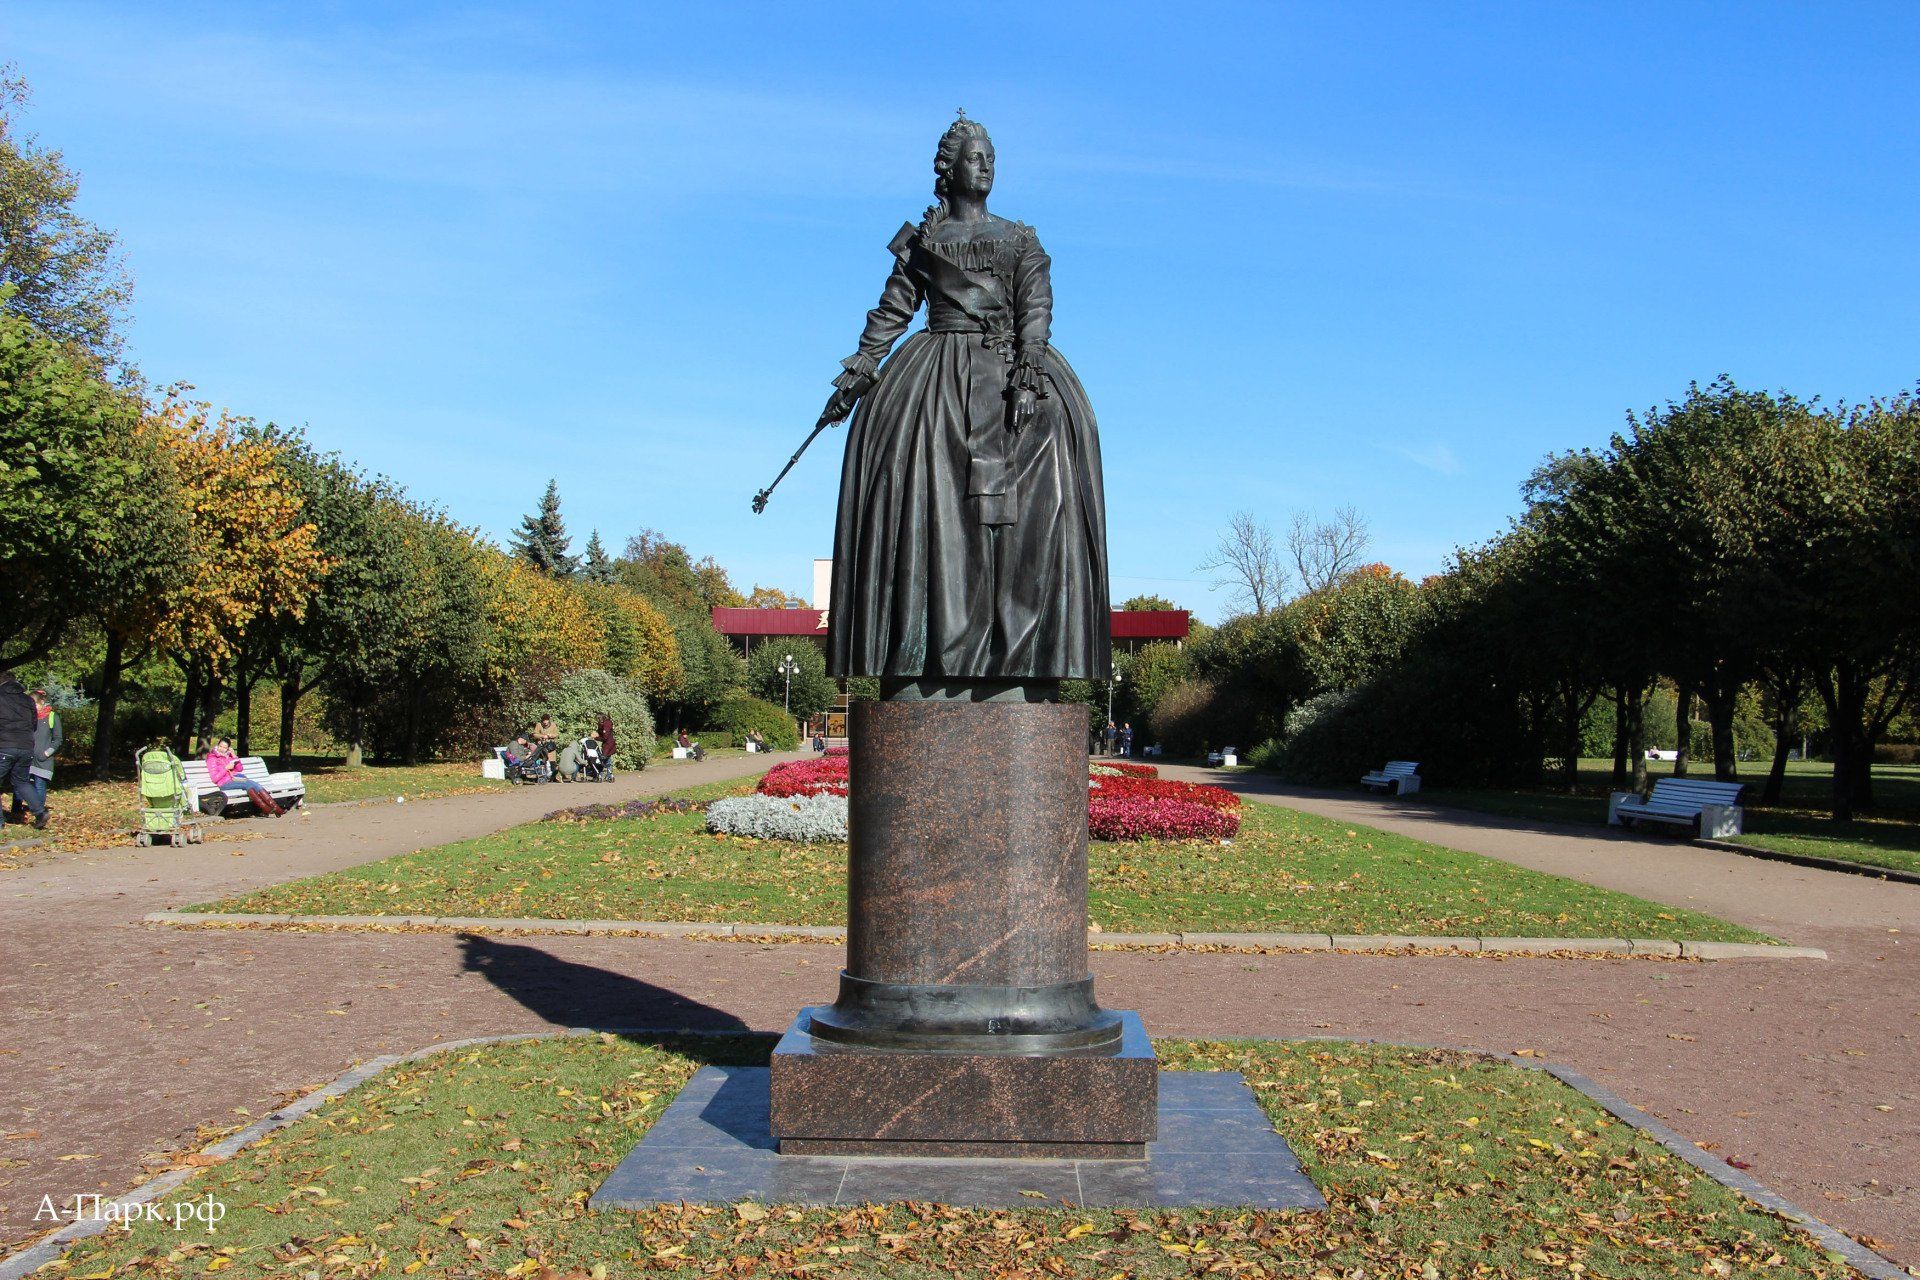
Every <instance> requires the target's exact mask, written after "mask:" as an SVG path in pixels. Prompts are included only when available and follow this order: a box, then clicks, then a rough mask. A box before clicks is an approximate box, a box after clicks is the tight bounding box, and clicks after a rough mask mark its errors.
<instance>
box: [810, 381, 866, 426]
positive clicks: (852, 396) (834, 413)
mask: <svg viewBox="0 0 1920 1280" xmlns="http://www.w3.org/2000/svg"><path fill="white" fill-rule="evenodd" d="M859 399H860V397H859V395H858V394H856V393H855V392H853V391H851V390H849V389H847V388H845V387H842V388H840V389H839V390H838V391H835V392H834V393H833V394H832V395H831V396H829V397H828V398H827V407H826V408H824V409H822V410H821V411H820V421H822V422H845V421H846V420H847V415H848V414H850V413H852V412H853V406H854V404H855V403H856V402H858V401H859Z"/></svg>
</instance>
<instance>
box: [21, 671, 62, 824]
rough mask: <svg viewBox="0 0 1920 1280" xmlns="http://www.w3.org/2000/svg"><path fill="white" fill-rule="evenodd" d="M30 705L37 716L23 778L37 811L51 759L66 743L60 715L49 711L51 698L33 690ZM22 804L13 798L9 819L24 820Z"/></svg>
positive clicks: (43, 804)
mask: <svg viewBox="0 0 1920 1280" xmlns="http://www.w3.org/2000/svg"><path fill="white" fill-rule="evenodd" d="M33 705H34V707H35V709H36V711H37V713H38V716H39V723H37V724H36V725H35V726H34V730H33V759H32V760H31V761H30V762H28V764H27V777H28V778H29V779H30V780H31V782H32V785H33V788H34V791H35V796H34V798H35V799H36V800H38V801H39V802H40V808H41V809H43V810H44V809H45V808H46V807H47V789H48V788H49V787H51V786H52V785H53V758H54V756H55V755H56V754H58V753H59V751H60V747H61V745H62V744H63V743H65V742H66V735H65V733H64V732H62V730H61V727H60V713H59V712H58V711H55V710H54V709H53V698H52V697H51V696H50V695H49V694H48V693H47V691H46V690H45V689H35V690H34V691H33ZM25 809H26V805H25V802H24V801H22V800H21V798H20V797H19V796H17V795H16V796H15V797H14V798H13V820H14V821H15V822H24V821H26V817H25Z"/></svg>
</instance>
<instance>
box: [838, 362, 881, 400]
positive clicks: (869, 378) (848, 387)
mask: <svg viewBox="0 0 1920 1280" xmlns="http://www.w3.org/2000/svg"><path fill="white" fill-rule="evenodd" d="M840 367H841V368H842V369H843V370H845V372H844V373H842V374H841V375H840V376H839V377H837V378H835V379H834V380H833V385H834V386H836V387H838V388H840V389H841V390H842V391H852V392H854V393H855V394H858V395H865V394H866V393H867V390H868V389H869V388H870V387H872V386H873V384H874V383H875V382H876V381H877V380H878V379H879V376H880V362H879V361H878V360H875V359H874V358H873V357H872V356H869V355H862V354H860V353H859V352H855V353H854V354H853V355H850V356H848V357H847V358H846V359H845V360H842V361H841V362H840Z"/></svg>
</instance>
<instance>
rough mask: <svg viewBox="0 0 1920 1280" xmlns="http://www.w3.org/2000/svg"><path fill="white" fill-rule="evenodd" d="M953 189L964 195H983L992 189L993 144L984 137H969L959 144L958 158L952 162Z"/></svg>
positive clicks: (951, 179)
mask: <svg viewBox="0 0 1920 1280" xmlns="http://www.w3.org/2000/svg"><path fill="white" fill-rule="evenodd" d="M949 181H950V182H951V183H952V184H953V189H954V190H955V191H957V192H960V193H962V194H964V195H970V196H984V195H986V194H987V193H988V192H990V191H992V190H993V144H992V143H991V142H989V141H987V140H986V139H985V138H969V139H967V140H966V141H965V142H963V143H961V144H960V158H959V159H957V160H955V161H954V162H953V176H952V177H951V178H950V179H949Z"/></svg>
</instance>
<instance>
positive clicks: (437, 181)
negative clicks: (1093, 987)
mask: <svg viewBox="0 0 1920 1280" xmlns="http://www.w3.org/2000/svg"><path fill="white" fill-rule="evenodd" d="M1917 57H1920V6H1915V5H1912V4H1910V3H1892V4H1884V5H1876V4H1865V3H1861V4H1849V5H1822V4H1812V3H1808V4H1784V3H1746V4H1705V3H1702V4H1687V5H1674V4H1669V3H1659V4H1620V3H1610V4H1552V5H1538V4H1519V3H1516V4H1507V5H1499V4H1463V5H1394V4H1332V3H1329V4H1316V5H1304V4H1278V3H1276V4H1258V5H1214V4H1188V5H1183V6H1177V7H1176V6H1168V5H1164V4H1156V5H1140V6H1133V5H1125V4H1120V5H1115V4H1100V5H1091V4H1089V5H1073V4H1058V5H1039V4H1013V5H1002V4H995V3H988V2H985V0H981V2H974V3H967V4H964V5H949V6H929V5H881V4H872V5H834V4H821V5H808V6H796V5H781V4H772V3H768V4H751V5H725V4H700V5H692V4H676V5H664V4H662V5H633V4H618V3H604V4H592V3H577V4H551V3H544V4H541V5H538V6H534V5H525V4H520V5H493V6H489V5H484V4H476V5H437V4H432V3H413V4H408V5H402V6H395V5H385V4H372V3H369V4H346V3H334V4H315V3H304V4H269V3H248V4H230V5H217V4H192V3H170V4H167V5H147V4H133V3H125V4H104V3H86V2H85V0H11V3H9V4H7V5H6V6H5V7H4V8H0V59H12V60H14V61H16V62H17V63H18V64H19V68H20V70H21V72H22V73H24V74H25V75H26V77H27V78H28V79H29V80H30V81H31V82H32V84H33V86H34V89H35V94H36V98H35V104H34V109H33V112H32V115H31V117H30V121H29V123H30V125H31V127H33V128H34V129H36V130H37V131H38V132H39V133H40V135H41V137H42V140H43V141H44V142H46V143H48V144H51V145H56V146H59V147H61V148H62V149H64V151H65V152H66V154H67V156H68V159H69V161H70V162H71V163H72V164H73V165H75V166H76V167H77V168H78V169H79V170H80V171H81V172H82V174H83V177H84V186H83V191H82V207H83V210H84V211H85V212H86V213H87V214H88V215H89V216H91V217H93V218H94V219H96V220H97V221H99V222H101V223H103V224H105V225H108V226H111V227H114V228H116V229H118V230H119V232H120V234H121V236H122V237H123V239H124V241H125V246H126V250H127V253H128V256H129V260H130V262H131V264H132V267H133V269H134V272H135V275H136V277H137V282H138V292H137V296H136V304H135V305H136V322H135V324H134V325H133V327H132V329H131V345H132V349H133V353H134V356H135V358H136V359H137V360H138V362H139V363H140V364H141V366H142V367H143V368H144V369H145V371H146V372H147V374H148V375H149V376H150V377H151V378H153V379H154V380H155V381H157V382H162V383H164V382H171V381H174V380H185V381H188V382H192V383H194V384H195V385H196V386H197V387H198V389H199V392H200V394H201V395H202V396H203V397H205V398H207V399H211V400H213V401H215V402H217V403H222V404H227V405H230V406H232V407H233V408H235V409H236V410H239V411H241V412H245V413H251V414H255V415H257V416H260V417H263V418H273V419H277V420H280V421H284V422H295V423H305V424H307V426H308V427H309V428H310V430H311V432H312V434H313V436H314V438H315V439H316V440H317V441H319V442H320V443H321V444H322V445H323V446H324V447H327V448H333V449H338V450H340V451H341V452H342V453H344V454H346V455H348V456H350V457H353V458H355V459H358V460H359V461H361V462H362V463H364V464H365V465H367V466H369V467H370V468H373V469H376V470H380V471H384V472H387V473H389V474H391V475H392V476H394V477H396V478H397V479H399V480H401V481H403V482H404V483H405V484H406V485H407V486H408V487H409V488H410V489H411V490H412V491H413V492H414V493H416V494H417V495H419V496H421V497H423V498H426V499H429V500H434V501H438V502H440V503H443V504H444V505H445V506H446V507H447V508H448V509H450V510H451V511H452V512H453V513H455V514H456V515H457V516H459V517H460V518H462V519H464V520H467V521H469V522H472V523H474V524H477V525H479V526H480V527H482V528H483V529H485V530H487V531H488V532H490V533H492V534H494V535H495V536H504V534H505V533H506V532H507V531H508V530H509V529H510V528H511V527H512V526H513V525H514V524H515V523H516V521H517V520H518V518H519V516H520V515H521V514H523V513H524V512H525V511H527V510H528V509H529V508H531V506H532V505H533V503H534V502H535V500H536V499H537V497H538V495H539V493H540V490H541V489H542V488H543V487H544V485H545V483H546V481H547V478H548V477H549V476H552V477H555V478H557V479H558V480H559V482H560V487H561V492H562V495H563V497H564V500H565V509H566V513H567V516H568V519H569V523H570V525H571V527H572V528H573V529H574V531H575V532H576V535H577V542H584V540H585V537H586V534H587V531H588V530H589V529H592V528H595V527H597V528H599V529H600V530H601V531H602V533H603V535H604V536H605V537H606V538H607V540H608V541H609V543H610V544H612V545H614V546H618V545H619V544H620V543H621V542H623V541H624V539H625V538H626V536H627V535H628V534H629V533H632V532H634V531H636V530H638V529H640V528H643V527H649V526H650V527H655V528H659V529H661V530H663V531H665V532H666V533H667V534H668V535H669V536H672V537H674V538H676V539H678V540H681V541H683V542H685V543H687V544H688V545H689V546H691V547H692V548H694V549H695V550H696V552H711V553H713V554H715V555H717V556H718V557H719V558H720V559H721V561H722V562H723V563H725V564H726V565H728V566H729V568H730V569H731V570H732V571H733V573H734V575H735V577H736V579H738V580H739V581H740V582H742V583H743V584H746V583H751V582H755V581H758V582H765V583H769V584H776V585H780V586H782V587H785V588H787V589H788V590H791V591H794V592H797V593H801V594H805V593H806V592H807V591H808V590H809V584H810V573H809V561H810V559H811V557H813V556H815V555H824V554H827V551H828V547H829V543H830V541H831V536H832V526H833V502H834V492H835V489H834V486H835V478H836V475H837V472H838V460H839V459H838V453H839V449H840V447H841V441H842V439H843V437H842V436H841V435H840V434H839V433H837V432H836V433H833V434H831V435H828V436H825V437H823V438H822V439H821V441H820V442H819V443H818V445H817V446H816V452H814V453H813V454H811V455H810V456H809V457H808V458H807V459H806V460H804V461H803V462H802V464H801V466H800V467H799V468H797V469H796V471H795V474H794V475H793V476H791V477H790V478H789V479H788V480H787V482H786V483H785V485H783V487H782V488H781V491H780V493H779V494H778V495H777V496H776V498H775V500H774V504H773V506H772V507H771V508H770V509H769V511H768V513H767V514H766V515H765V516H762V517H759V518H758V519H756V518H754V517H753V516H751V515H750V514H749V511H748V505H747V504H748V500H749V498H750V497H751V496H752V494H753V493H754V491H755V490H757V489H758V488H759V487H760V486H761V485H763V484H765V483H766V481H767V480H768V479H770V478H771V476H772V474H773V473H774V472H775V471H776V470H777V469H778V468H779V466H780V464H781V463H782V462H783V461H784V460H785V459H786V457H787V455H788V453H790V452H791V451H792V449H793V447H794V446H795V445H796V444H797V443H798V442H799V439H800V438H801V436H802V435H803V434H804V433H805V431H806V429H807V427H808V426H809V425H810V424H811V422H812V420H813V417H814V416H815V415H816V414H817V413H818V411H819V407H820V404H821V402H822V401H823V400H824V399H825V397H826V395H827V393H828V391H829V390H830V388H829V386H828V382H829V380H830V379H831V378H832V377H833V375H834V374H835V372H836V371H837V370H836V365H837V362H838V361H839V359H840V358H841V357H843V356H845V355H846V354H848V353H849V352H850V351H851V350H852V349H853V345H854V341H855V338H856V336H857V334H858V331H859V327H860V322H861V319H862V316H863V313H864V312H865V310H866V308H867V307H869V306H871V305H872V302H873V300H874V298H875V297H876V296H877V293H878V290H879V287H880V284H881V282H882V280H883V278H884V276H885V271H886V267H887V257H886V253H885V245H886V243H887V240H888V239H889V238H890V237H891V236H892V234H893V232H894V230H895V229H896V228H897V227H898V226H899V225H900V223H901V222H902V221H903V220H907V219H910V218H916V217H918V215H919V212H920V210H921V209H922V208H923V207H924V206H925V205H926V203H927V201H928V199H929V189H930V182H931V176H930V171H929V165H930V161H931V157H932V152H933V145H934V142H935V140H936V138H937V137H938V135H939V133H940V131H941V130H942V129H943V128H945V126H946V123H947V121H948V120H949V119H950V118H951V117H952V114H953V109H954V108H955V107H956V106H965V107H966V108H967V110H968V113H969V114H970V115H973V116H974V117H976V118H977V119H979V120H981V121H983V122H984V123H986V124H987V126H988V127H989V128H990V129H991V130H992V131H993V134H994V138H995V141H996V143H997V146H998V150H999V154H1000V166H999V168H1000V172H999V175H998V188H997V190H996V192H995V195H994V208H995V210H996V212H999V213H1002V214H1004V215H1006V216H1010V217H1017V218H1021V219H1023V220H1025V221H1027V222H1031V223H1033V224H1034V225H1035V226H1036V227H1037V228H1038V230H1039V232H1040V235H1041V238H1042V240H1043V242H1044V243H1045V244H1046V246H1047V248H1048V250H1049V251H1050V252H1051V253H1052V255H1053V258H1054V273H1055V274H1054V279H1055V291H1056V294H1057V296H1058V300H1059V301H1058V309H1057V313H1056V322H1055V337H1056V340H1057V343H1058V345H1059V346H1060V348H1061V349H1062V350H1063V351H1064V352H1065V353H1066V354H1067V355H1068V356H1069V358H1070V359H1071V360H1072V361H1073V363H1074V365H1075V366H1076V368H1077V369H1078V370H1079V372H1080V375H1081V378H1082V380H1083V381H1084V382H1085V383H1086V385H1087V388H1088V391H1089V393H1090V394H1091V396H1092V398H1093V403H1094V406H1095V409H1096V411H1097V412H1098V414H1099V417H1100V425H1101V433H1102V437H1103V441H1104V449H1105V461H1106V474H1107V484H1108V490H1107V497H1108V504H1109V517H1110V525H1111V530H1112V532H1111V549H1112V563H1113V571H1114V593H1115V597H1116V599H1118V598H1121V597H1124V596H1126V595H1129V594H1132V593H1134V592H1137V591H1145V590H1152V591H1158V592H1160V593H1161V594H1165V595H1170V596H1172V597H1173V598H1174V599H1176V600H1177V601H1179V602H1180V603H1182V604H1184V605H1188V606H1191V607H1193V608H1195V609H1196V610H1197V611H1198V612H1199V613H1200V614H1201V615H1202V616H1203V617H1209V618H1217V617H1219V616H1220V615H1221V614H1222V613H1223V612H1224V610H1225V598H1224V593H1220V592H1215V591H1212V590H1210V589H1209V586H1208V581H1207V578H1208V575H1206V574H1204V573H1201V572H1198V571H1197V570H1196V568H1195V566H1196V565H1197V564H1198V563H1199V562H1200V561H1201V560H1203V559H1204V558H1205V557H1206V555H1207V554H1208V551H1209V549H1210V547H1211V545H1212V544H1213V542H1214V540H1215V539H1216V537H1217V535H1218V532H1219V530H1220V528H1221V527H1222V526H1223V525H1224V523H1225V521H1226V518H1227V516H1228V515H1229V514H1230V513H1231V512H1233V511H1235V510H1238V509H1248V510H1252V511H1255V512H1256V513H1258V514H1260V515H1262V516H1263V517H1265V518H1267V519H1268V520H1269V521H1270V522H1271V523H1272V524H1273V525H1274V526H1275V528H1276V529H1278V528H1280V527H1282V526H1284V525H1285V523H1286V522H1287V520H1288V518H1289V516H1290V515H1291V513H1292V512H1293V511H1295V510H1297V509H1317V510H1320V511H1323V512H1325V511H1330V510H1331V509H1333V508H1335V507H1339V506H1343V505H1349V504H1350V505H1353V506H1356V507H1358V508H1360V509H1361V510H1362V511H1363V512H1364V513H1365V514H1366V515H1367V516H1368V517H1369V518H1370V519H1371V521H1372V525H1373V529H1374V533H1375V548H1374V554H1375V556H1376V557H1377V558H1379V559H1382V560H1384V561H1386V562H1387V563H1390V564H1392V565H1394V566H1395V567H1396V568H1399V569H1401V570H1403V571H1406V572H1408V573H1410V574H1414V575H1420V574H1424V573H1428V572H1432V571H1434V570H1436V569H1438V568H1440V567H1441V566H1442V565H1443V563H1444V562H1445V559H1446V557H1447V555H1448V553H1449V552H1450V550H1451V549H1452V548H1453V547H1455V546H1457V545H1459V544H1462V543H1469V542H1474V541H1478V540H1480V539H1483V538H1485V537H1487V536H1488V535H1490V534H1491V533H1493V532H1495V531H1496V530H1497V529H1498V528H1499V527H1500V526H1501V525H1502V524H1503V523H1504V522H1505V521H1506V520H1507V519H1508V518H1509V517H1510V516H1511V515H1512V514H1514V512H1515V511H1516V510H1517V509H1518V506H1519V498H1518V486H1519V484H1520V482H1521V481H1522V480H1523V479H1524V478H1525V477H1526V475H1527V473H1528V472H1529V471H1530V470H1531V469H1532V467H1533V466H1534V464H1535V463H1536V462H1537V461H1538V460H1539V459H1540V458H1541V457H1542V456H1543V455H1544V454H1546V453H1547V452H1548V451H1550V450H1557V449H1565V448H1570V447H1574V446H1577V445H1583V444H1591V443H1598V442H1601V441H1603V440H1604V439H1605V438H1606V436H1607V435H1608V434H1609V433H1610V432H1611V431H1613V430H1614V429H1615V428H1616V427H1617V426H1618V425H1619V424H1620V423H1621V421H1622V416H1623V414H1624V412H1625V410H1626V409H1627V408H1629V407H1631V406H1645V405H1648V404H1651V403H1655V402H1659V401H1664V400H1665V399H1667V398H1669V397H1673V396H1678V395H1680V394H1682V393H1683V392H1684V390H1685V387H1686V384H1687V382H1688V380H1689V379H1698V380H1701V381H1705V380H1707V379H1709V378H1712V377H1714V376H1715V375H1717V374H1719V373H1722V372H1725V373H1730V374H1732V375H1733V376H1734V378H1735V379H1736V380H1738V381H1740V382H1742V383H1746V384H1751V385H1759V386H1768V387H1785V388H1788V389H1791V390H1793V391H1795V392H1797V393H1799V394H1802V395H1808V396H1811V395H1821V396H1824V397H1826V398H1828V399H1834V398H1859V397H1864V396H1867V395H1871V394H1876V393H1878V394H1884V393H1890V392H1893V391H1897V390H1899V389H1901V388H1902V387H1911V386H1912V385H1913V384H1914V382H1915V380H1916V379H1917V378H1920V354H1917V353H1920V343H1916V331H1917V330H1920V288H1917V287H1916V285H1920V236H1917V235H1916V234H1915V233H1916V229H1920V145H1916V143H1917V140H1920V87H1916V80H1915V77H1914V76H1913V74H1912V68H1913V66H1914V65H1915V64H1916V58H1917Z"/></svg>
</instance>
